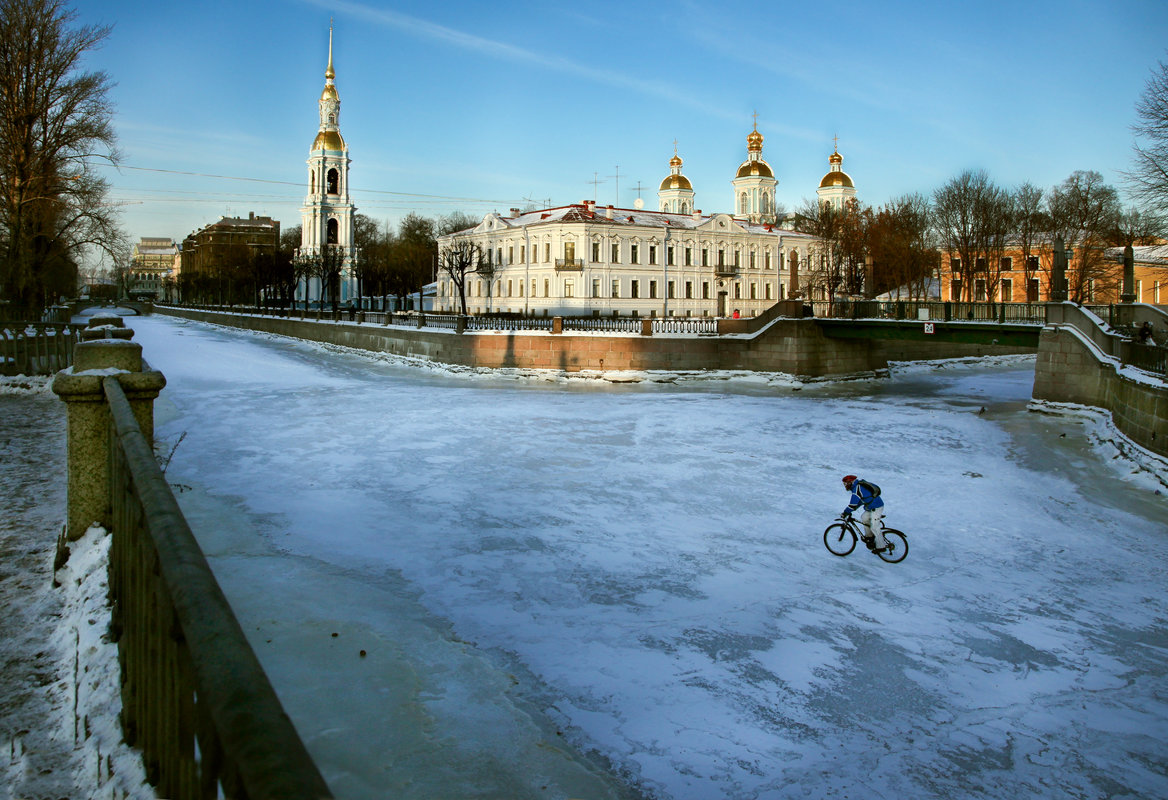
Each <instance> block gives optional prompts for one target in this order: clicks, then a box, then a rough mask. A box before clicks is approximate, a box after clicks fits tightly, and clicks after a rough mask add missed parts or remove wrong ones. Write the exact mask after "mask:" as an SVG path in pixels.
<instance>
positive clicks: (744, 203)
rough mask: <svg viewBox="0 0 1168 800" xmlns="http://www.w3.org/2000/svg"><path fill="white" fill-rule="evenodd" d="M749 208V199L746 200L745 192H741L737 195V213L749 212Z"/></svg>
mask: <svg viewBox="0 0 1168 800" xmlns="http://www.w3.org/2000/svg"><path fill="white" fill-rule="evenodd" d="M749 208H750V201H749V200H747V198H746V192H743V193H742V194H740V195H738V213H739V214H746V213H749Z"/></svg>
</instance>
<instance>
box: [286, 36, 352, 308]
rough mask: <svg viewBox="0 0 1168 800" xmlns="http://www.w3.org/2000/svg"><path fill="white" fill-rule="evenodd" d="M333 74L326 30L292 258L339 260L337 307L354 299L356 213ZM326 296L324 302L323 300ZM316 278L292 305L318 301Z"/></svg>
mask: <svg viewBox="0 0 1168 800" xmlns="http://www.w3.org/2000/svg"><path fill="white" fill-rule="evenodd" d="M335 78H336V73H335V71H334V70H333V31H332V28H331V27H330V28H329V49H328V67H327V68H326V69H325V73H324V79H325V80H324V90H323V91H322V92H321V95H320V103H319V105H320V128H319V129H318V130H317V134H316V138H315V139H314V140H313V142H312V149H311V150H310V152H309V155H308V162H307V163H308V195H307V196H306V197H305V198H304V206H303V207H302V208H301V209H300V226H301V227H300V248H299V250H297V252H296V257H297V258H299V259H304V260H312V259H320V258H321V257H322V254H324V253H326V252H327V251H328V250H330V249H331V250H333V251H334V252H335V253H337V255H338V256H339V257H340V259H341V276H340V286H339V287H338V288H339V292H340V297H339V300H340V302H348V301H349V300H352V299H353V298H354V297H355V296H356V283H357V282H356V278H355V277H354V274H353V265H354V262H355V260H356V257H357V250H356V245H355V243H354V241H353V215H354V214H355V213H356V211H357V209H356V207H355V206H354V205H353V202H352V200H351V199H350V197H349V164H350V163H351V161H350V159H349V146H348V145H347V144H346V143H345V139H344V137H343V136H341V129H340V116H341V99H340V96H339V95H338V94H337V87H336V82H335ZM328 294H329V292H328V291H327V290H326V291H325V292H324V296H325V297H326V298H327V299H330V300H331V299H333V298H331V297H328ZM321 297H322V294H321V286H320V280H319V278H314V277H310V278H306V279H302V280H301V282H300V285H299V286H298V287H297V290H296V299H297V300H319V299H321Z"/></svg>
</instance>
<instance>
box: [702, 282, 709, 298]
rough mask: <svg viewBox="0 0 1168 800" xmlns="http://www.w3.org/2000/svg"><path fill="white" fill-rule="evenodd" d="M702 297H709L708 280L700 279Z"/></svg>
mask: <svg viewBox="0 0 1168 800" xmlns="http://www.w3.org/2000/svg"><path fill="white" fill-rule="evenodd" d="M702 299H703V300H709V299H710V282H709V281H702Z"/></svg>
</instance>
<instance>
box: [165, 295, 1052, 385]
mask: <svg viewBox="0 0 1168 800" xmlns="http://www.w3.org/2000/svg"><path fill="white" fill-rule="evenodd" d="M155 313H158V314H167V315H170V316H177V317H183V318H186V319H194V320H200V321H203V322H212V323H215V324H219V325H228V326H231V327H236V328H244V329H247V330H255V331H264V332H267V333H275V334H279V335H283V336H292V337H295V338H298V339H306V340H309V341H315V342H324V343H328V344H336V345H342V346H345V347H355V348H359V349H362V350H371V351H375V352H384V353H392V354H394V355H400V356H409V357H415V358H422V359H426V360H429V361H435V362H438V363H443V364H458V365H463V366H471V367H486V368H502V367H516V368H524V369H557V370H563V371H566V372H577V371H581V370H667V371H691V370H714V369H724V370H755V371H761V372H784V373H788V374H791V375H798V376H803V377H821V376H826V375H849V374H855V373H862V372H870V371H873V370H878V369H884V368H885V367H887V366H888V362H889V361H912V360H923V359H937V358H959V357H965V356H982V355H998V354H1007V353H1025V352H1034V351H1033V349H1032V348H1031V349H1027V348H1019V347H1002V346H995V345H976V344H963V343H952V342H937V343H922V342H911V341H904V342H901V341H895V340H874V341H873V340H860V341H856V340H846V339H834V338H830V337H827V336H825V335H824V333H823V330H822V329H821V328H820V327H819V325H818V324H817V323H816V321H815V320H814V319H788V318H777V317H771V318H767V317H759V318H756V319H752V320H735V321H734V323H735V324H734V325H733V326H728V327H734V328H737V329H738V330H737V331H735V332H729V333H726V334H724V335H719V336H669V335H660V334H658V335H654V336H639V335H635V334H599V333H589V334H573V333H562V334H552V333H548V332H546V331H518V332H516V331H497V332H496V331H490V332H487V331H467V332H464V333H456V332H454V331H452V330H447V329H439V328H411V327H406V326H401V325H393V326H383V325H375V324H357V323H346V322H324V323H322V322H315V321H306V320H297V319H287V318H283V317H271V316H261V315H253V314H228V313H222V312H212V311H203V310H196V309H187V308H174V307H162V306H157V307H155Z"/></svg>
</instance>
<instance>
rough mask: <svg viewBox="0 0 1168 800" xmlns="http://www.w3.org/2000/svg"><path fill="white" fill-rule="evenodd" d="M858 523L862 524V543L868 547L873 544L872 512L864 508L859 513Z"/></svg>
mask: <svg viewBox="0 0 1168 800" xmlns="http://www.w3.org/2000/svg"><path fill="white" fill-rule="evenodd" d="M860 524H861V525H863V526H864V533H863V537H864V543H865V544H867V545H868V546H869V547H872V546H873V541H872V535H873V534H872V512H871V511H869V510H868V509H864V513H863V514H861V515H860Z"/></svg>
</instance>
